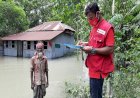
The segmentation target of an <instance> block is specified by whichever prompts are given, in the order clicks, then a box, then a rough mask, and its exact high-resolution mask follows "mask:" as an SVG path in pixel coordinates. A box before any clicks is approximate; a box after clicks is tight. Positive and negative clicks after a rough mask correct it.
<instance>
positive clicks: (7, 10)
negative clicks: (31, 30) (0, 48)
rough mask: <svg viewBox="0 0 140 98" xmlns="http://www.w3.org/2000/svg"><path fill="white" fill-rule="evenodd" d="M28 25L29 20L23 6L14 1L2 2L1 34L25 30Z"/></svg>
mask: <svg viewBox="0 0 140 98" xmlns="http://www.w3.org/2000/svg"><path fill="white" fill-rule="evenodd" d="M28 25H29V21H28V19H27V17H26V14H25V12H24V10H23V9H22V8H21V7H19V6H16V5H15V4H14V2H13V1H1V2H0V36H5V35H7V34H13V33H18V32H21V31H24V30H26V29H27V28H28Z"/></svg>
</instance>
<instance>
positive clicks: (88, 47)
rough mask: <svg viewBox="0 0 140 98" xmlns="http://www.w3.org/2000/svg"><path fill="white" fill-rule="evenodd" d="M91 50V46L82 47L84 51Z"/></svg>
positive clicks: (88, 51)
mask: <svg viewBox="0 0 140 98" xmlns="http://www.w3.org/2000/svg"><path fill="white" fill-rule="evenodd" d="M91 50H92V46H84V47H83V51H85V52H86V53H90V52H91Z"/></svg>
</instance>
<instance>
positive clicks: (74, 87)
mask: <svg viewBox="0 0 140 98" xmlns="http://www.w3.org/2000/svg"><path fill="white" fill-rule="evenodd" d="M65 92H66V94H67V97H66V98H89V96H90V95H89V86H88V85H87V83H83V82H81V83H79V84H78V83H77V84H76V83H69V82H65Z"/></svg>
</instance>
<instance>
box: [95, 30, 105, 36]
mask: <svg viewBox="0 0 140 98" xmlns="http://www.w3.org/2000/svg"><path fill="white" fill-rule="evenodd" d="M97 32H98V33H100V34H102V35H105V33H106V31H104V30H102V29H98V30H97Z"/></svg>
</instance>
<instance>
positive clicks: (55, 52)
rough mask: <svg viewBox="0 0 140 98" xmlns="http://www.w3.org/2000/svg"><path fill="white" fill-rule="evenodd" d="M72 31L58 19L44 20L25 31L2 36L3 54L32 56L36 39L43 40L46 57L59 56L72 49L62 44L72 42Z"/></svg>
mask: <svg viewBox="0 0 140 98" xmlns="http://www.w3.org/2000/svg"><path fill="white" fill-rule="evenodd" d="M74 32H75V30H74V29H72V28H71V27H70V26H68V25H65V24H63V23H61V22H60V21H51V22H45V23H43V24H40V25H38V26H36V27H33V28H31V29H28V30H26V31H25V32H22V33H18V34H13V35H9V36H6V37H3V38H2V40H3V55H5V56H18V57H32V56H33V55H34V52H35V48H36V47H35V46H36V43H37V41H43V42H44V53H45V55H46V56H47V58H56V57H61V56H63V55H65V54H66V53H68V52H72V51H73V50H72V49H70V48H67V47H65V46H63V44H64V43H69V44H74Z"/></svg>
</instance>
